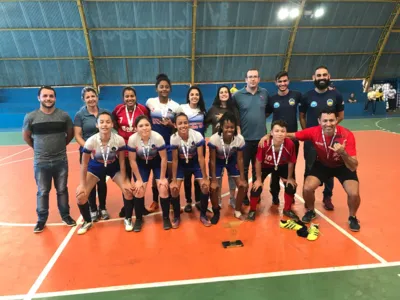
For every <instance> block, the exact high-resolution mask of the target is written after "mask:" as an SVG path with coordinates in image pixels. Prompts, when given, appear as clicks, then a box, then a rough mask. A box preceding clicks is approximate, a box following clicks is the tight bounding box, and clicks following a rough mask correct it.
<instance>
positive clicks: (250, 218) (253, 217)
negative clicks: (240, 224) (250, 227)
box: [246, 210, 256, 222]
mask: <svg viewBox="0 0 400 300" xmlns="http://www.w3.org/2000/svg"><path fill="white" fill-rule="evenodd" d="M246 220H247V221H250V222H254V221H255V220H256V211H255V210H251V211H249V214H248V215H247V219H246Z"/></svg>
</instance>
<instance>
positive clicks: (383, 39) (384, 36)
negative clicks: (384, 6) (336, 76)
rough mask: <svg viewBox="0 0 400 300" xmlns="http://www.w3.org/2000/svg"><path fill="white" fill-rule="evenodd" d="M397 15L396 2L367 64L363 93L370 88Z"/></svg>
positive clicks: (399, 10) (397, 6)
mask: <svg viewBox="0 0 400 300" xmlns="http://www.w3.org/2000/svg"><path fill="white" fill-rule="evenodd" d="M399 13H400V2H397V5H396V6H395V8H394V10H393V11H392V13H391V14H390V16H389V18H388V20H387V22H386V24H385V27H384V28H383V30H382V32H381V36H380V37H379V40H378V43H377V45H376V48H375V51H374V53H373V55H372V58H371V60H370V62H369V66H368V71H367V74H366V76H365V81H364V92H366V91H368V88H369V87H370V85H371V82H372V80H373V79H374V75H375V71H376V67H377V66H378V63H379V59H380V58H381V55H382V53H383V49H384V48H385V46H386V43H387V41H388V39H389V36H390V33H391V31H392V29H393V26H394V24H395V23H396V20H397V17H398V16H399Z"/></svg>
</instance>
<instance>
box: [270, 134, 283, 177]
mask: <svg viewBox="0 0 400 300" xmlns="http://www.w3.org/2000/svg"><path fill="white" fill-rule="evenodd" d="M282 150H283V143H282V145H281V146H280V148H279V154H278V160H276V153H275V147H274V142H273V141H272V157H273V158H274V165H275V168H274V169H275V171H278V165H279V162H280V161H281V155H282Z"/></svg>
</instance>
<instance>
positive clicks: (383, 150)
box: [0, 118, 400, 300]
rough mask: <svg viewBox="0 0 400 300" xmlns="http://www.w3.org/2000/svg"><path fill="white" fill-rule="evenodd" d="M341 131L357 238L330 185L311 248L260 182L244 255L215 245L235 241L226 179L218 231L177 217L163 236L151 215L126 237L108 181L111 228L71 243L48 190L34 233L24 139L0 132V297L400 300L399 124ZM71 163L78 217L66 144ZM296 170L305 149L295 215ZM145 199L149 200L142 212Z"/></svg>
mask: <svg viewBox="0 0 400 300" xmlns="http://www.w3.org/2000/svg"><path fill="white" fill-rule="evenodd" d="M343 125H344V126H346V127H348V128H350V129H352V130H354V132H355V136H356V142H357V150H358V155H357V156H358V160H359V163H360V164H359V169H358V174H359V179H360V190H361V199H362V200H361V201H362V202H361V207H360V210H359V213H358V218H359V220H360V224H361V231H360V232H358V233H353V232H351V231H349V230H348V226H347V218H348V209H347V203H346V196H345V193H344V191H343V189H342V187H341V186H340V184H339V182H338V181H337V180H335V188H334V196H333V203H334V205H335V210H334V211H332V212H328V211H326V210H324V209H323V208H322V204H321V198H322V190H321V189H319V190H318V191H317V192H316V198H317V201H316V202H317V204H316V208H317V213H318V218H317V219H315V220H314V221H315V223H319V226H320V236H319V238H318V240H316V241H314V242H310V241H308V240H307V239H304V238H301V237H298V236H297V234H296V232H294V231H290V230H287V229H281V228H279V221H280V220H281V218H283V217H282V215H281V211H282V205H283V191H281V195H280V198H281V206H280V207H277V206H274V205H272V204H271V196H270V194H269V192H268V185H269V180H268V179H267V180H266V183H265V189H264V193H263V195H262V202H261V204H260V205H259V207H258V212H257V219H256V221H255V222H254V223H252V222H243V223H241V224H240V226H239V227H238V230H237V237H238V238H239V239H241V240H242V241H243V243H244V247H242V248H232V249H224V248H223V247H222V246H221V242H222V241H224V240H227V239H229V238H230V236H231V233H230V229H229V228H226V225H227V224H228V223H229V222H230V221H235V219H234V217H233V210H232V208H230V207H229V206H228V202H229V196H228V187H227V180H226V179H224V184H223V190H222V193H223V195H224V198H223V209H222V211H221V214H222V216H221V220H220V222H219V224H218V225H216V226H212V227H209V228H206V227H204V226H203V225H202V224H201V223H200V221H199V212H198V211H196V209H194V211H193V213H191V214H187V213H183V214H182V222H181V226H180V228H179V229H176V230H169V231H164V230H163V229H162V220H161V215H160V213H155V214H153V215H150V216H147V217H145V224H144V227H143V230H142V232H140V233H134V232H125V230H124V226H123V221H122V219H119V218H117V217H118V212H119V210H120V208H121V205H122V200H121V194H120V192H119V191H118V189H117V187H116V186H115V185H114V184H113V183H112V182H111V181H109V182H108V195H107V209H108V210H109V212H110V214H111V216H112V219H111V220H109V221H102V222H98V223H95V225H94V227H93V228H92V229H91V230H90V231H89V232H88V233H87V234H85V235H82V236H78V235H77V234H76V230H77V227H73V228H70V227H66V226H64V225H63V224H62V223H61V220H60V217H59V214H58V210H57V205H56V199H55V191H54V190H52V192H51V195H50V216H49V220H48V223H47V227H46V228H45V230H44V231H43V232H42V233H41V234H34V233H33V227H34V224H35V222H36V212H35V209H36V204H35V203H36V185H35V181H34V175H33V151H32V150H31V149H30V148H29V147H28V146H27V145H25V144H24V143H23V141H22V138H21V133H20V132H2V133H0V143H1V144H2V146H0V174H1V175H0V176H1V180H0V199H1V200H0V295H1V296H0V299H33V298H37V299H65V300H67V299H174V300H176V299H248V300H258V299H263V300H264V299H274V300H275V299H325V300H333V299H338V300H343V299H379V300H384V299H400V251H399V248H400V247H399V246H400V241H399V227H398V226H397V223H398V222H397V220H398V214H399V211H400V201H399V199H398V196H397V194H396V192H395V191H396V190H397V188H398V185H399V178H400V170H399V169H400V168H399V166H400V164H399V151H400V134H399V133H400V118H390V119H363V120H345V121H344V122H343ZM68 158H69V169H70V173H69V183H68V186H69V192H70V206H71V216H72V217H73V218H75V219H78V218H79V211H78V208H77V205H76V201H75V198H74V194H75V189H76V187H77V185H78V183H79V162H78V158H79V153H78V146H77V144H76V143H72V144H70V145H69V146H68ZM303 170H304V160H303V153H302V147H301V152H300V153H299V160H298V164H297V178H298V184H299V188H298V190H297V195H296V203H295V207H294V210H295V211H297V213H298V214H299V215H300V216H302V215H303V214H304V212H305V210H304V204H303V199H302V192H301V187H302V181H303V179H302V177H303V176H302V174H303ZM151 199H152V197H151V194H150V193H149V192H148V193H147V198H146V203H147V205H149V204H150V203H151ZM181 205H182V206H183V205H184V197H181ZM247 210H248V208H246V212H247ZM80 220H81V219H80Z"/></svg>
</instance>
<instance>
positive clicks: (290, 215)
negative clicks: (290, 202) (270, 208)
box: [283, 209, 300, 220]
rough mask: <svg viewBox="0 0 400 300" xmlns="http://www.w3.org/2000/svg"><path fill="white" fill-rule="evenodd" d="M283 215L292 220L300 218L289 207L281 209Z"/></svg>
mask: <svg viewBox="0 0 400 300" xmlns="http://www.w3.org/2000/svg"><path fill="white" fill-rule="evenodd" d="M283 215H284V216H286V217H288V218H291V219H293V220H300V218H299V217H298V216H297V215H296V213H295V212H294V211H293V210H291V209H289V210H283Z"/></svg>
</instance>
